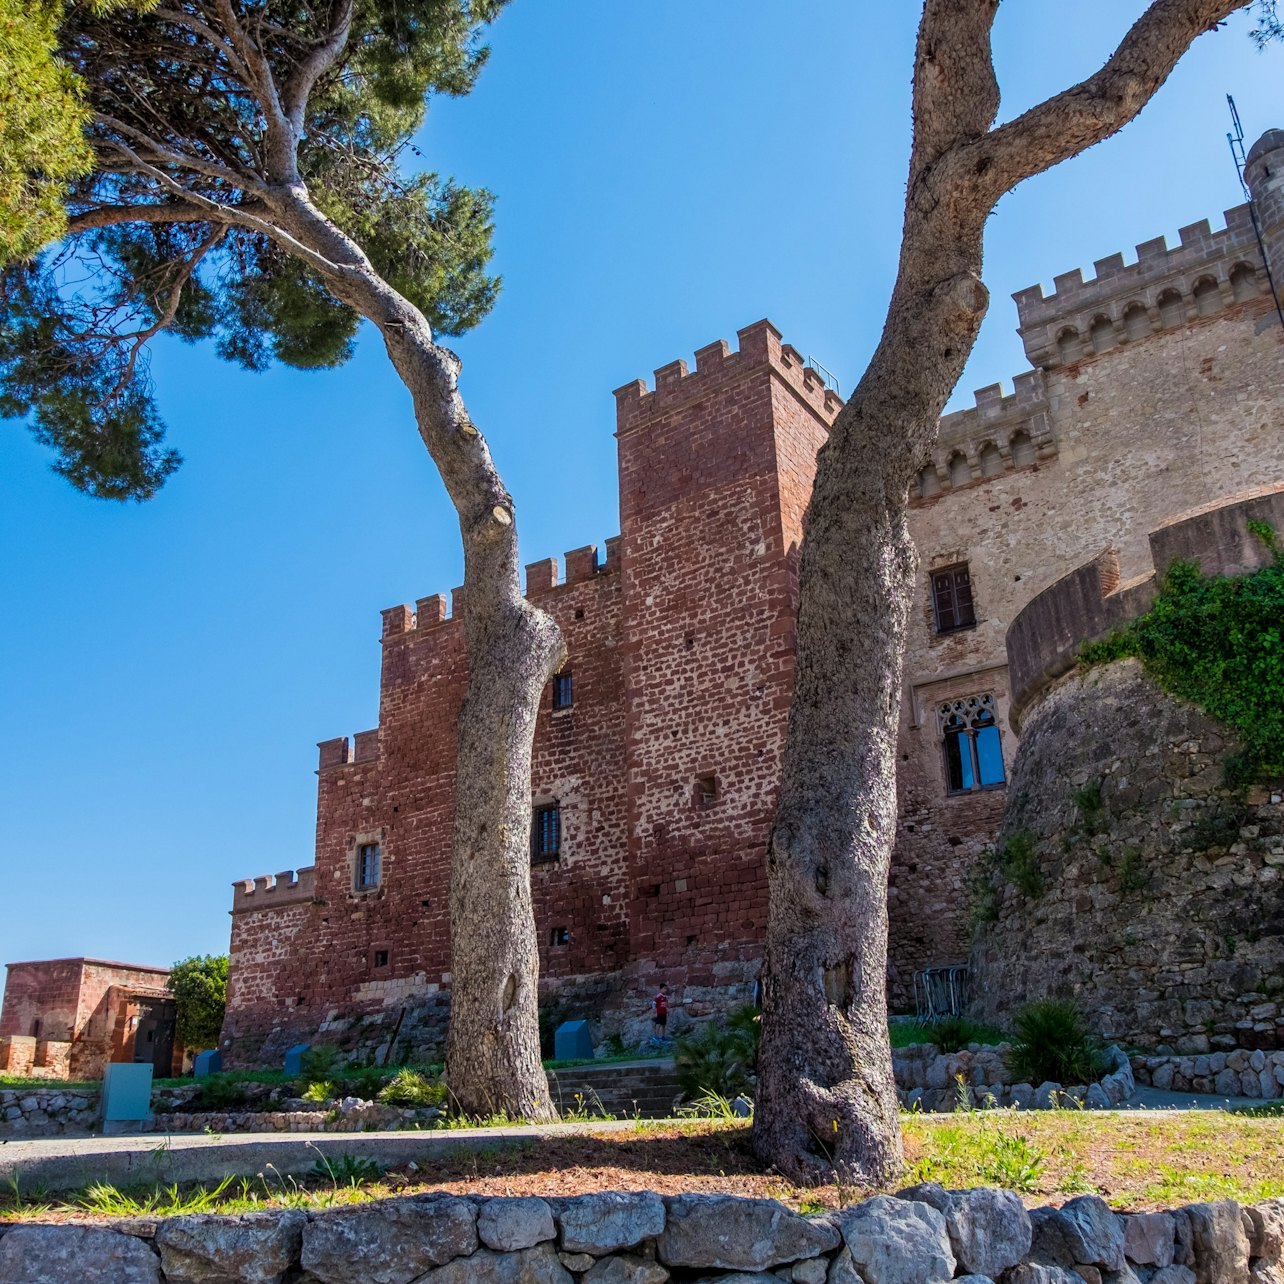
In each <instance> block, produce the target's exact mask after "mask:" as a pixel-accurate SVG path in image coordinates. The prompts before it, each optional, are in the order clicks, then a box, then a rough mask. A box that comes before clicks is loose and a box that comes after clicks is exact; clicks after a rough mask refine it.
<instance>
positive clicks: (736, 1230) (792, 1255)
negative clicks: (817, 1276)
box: [656, 1195, 839, 1271]
mask: <svg viewBox="0 0 1284 1284" xmlns="http://www.w3.org/2000/svg"><path fill="white" fill-rule="evenodd" d="M665 1203H666V1205H667V1207H668V1220H667V1222H666V1224H665V1227H664V1233H663V1234H662V1235H661V1236H660V1239H659V1242H658V1244H657V1246H656V1247H657V1254H658V1256H659V1258H660V1260H661V1261H662V1262H664V1263H666V1264H667V1265H669V1266H701V1267H704V1266H717V1267H721V1268H722V1269H724V1270H732V1271H746V1270H747V1271H760V1270H764V1269H765V1268H767V1267H769V1266H775V1265H777V1264H778V1263H780V1262H794V1261H797V1260H798V1259H799V1258H802V1257H815V1256H817V1255H818V1254H820V1253H824V1252H828V1251H829V1250H830V1249H832V1248H837V1247H838V1244H839V1234H838V1231H837V1230H836V1229H835V1228H834V1226H833V1225H832V1224H831V1223H829V1222H826V1221H811V1220H809V1219H808V1218H806V1217H800V1216H799V1215H798V1214H797V1213H794V1212H791V1211H790V1210H789V1209H788V1208H786V1207H785V1206H784V1205H783V1204H778V1203H777V1202H776V1201H775V1200H774V1199H736V1198H734V1197H733V1196H730V1195H678V1196H675V1197H673V1198H671V1199H667V1200H666V1201H665Z"/></svg>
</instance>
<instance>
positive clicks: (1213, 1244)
mask: <svg viewBox="0 0 1284 1284" xmlns="http://www.w3.org/2000/svg"><path fill="white" fill-rule="evenodd" d="M1182 1212H1184V1213H1185V1214H1186V1216H1187V1217H1188V1218H1189V1219H1190V1229H1191V1239H1192V1249H1193V1252H1194V1257H1195V1261H1194V1263H1193V1265H1194V1268H1195V1281H1196V1284H1230V1281H1234V1280H1242V1279H1243V1278H1244V1277H1245V1276H1246V1275H1247V1274H1248V1236H1247V1235H1246V1234H1245V1233H1244V1224H1243V1222H1242V1221H1241V1220H1240V1211H1239V1205H1238V1204H1237V1203H1235V1202H1234V1200H1230V1199H1223V1200H1219V1201H1218V1202H1217V1203H1215V1204H1187V1205H1186V1207H1185V1208H1184V1209H1182Z"/></svg>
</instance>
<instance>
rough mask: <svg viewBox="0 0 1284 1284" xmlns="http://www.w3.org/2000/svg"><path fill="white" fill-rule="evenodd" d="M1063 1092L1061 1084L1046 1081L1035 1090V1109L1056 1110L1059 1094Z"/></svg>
mask: <svg viewBox="0 0 1284 1284" xmlns="http://www.w3.org/2000/svg"><path fill="white" fill-rule="evenodd" d="M1060 1091H1061V1085H1060V1084H1059V1083H1053V1082H1052V1080H1050V1079H1049V1080H1046V1081H1045V1082H1043V1083H1041V1084H1040V1085H1039V1086H1038V1087H1037V1088H1036V1089H1035V1090H1034V1108H1035V1109H1036V1110H1055V1109H1056V1106H1057V1094H1058V1093H1060Z"/></svg>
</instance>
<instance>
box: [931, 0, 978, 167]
mask: <svg viewBox="0 0 1284 1284" xmlns="http://www.w3.org/2000/svg"><path fill="white" fill-rule="evenodd" d="M998 11H999V4H998V0H927V3H926V5H925V6H924V8H923V18H922V21H921V22H920V23H919V28H918V44H917V48H916V50H915V55H914V145H913V152H912V154H911V159H910V173H911V175H917V174H921V173H923V171H924V170H925V169H927V168H928V166H930V165H931V164H932V163H933V161H935V160H936V159H937V158H938V157H939V156H940V155H941V154H942V153H943V152H945V151H947V150H948V149H949V148H951V147H954V146H955V145H957V144H958V143H961V142H967V141H970V140H972V139H975V138H979V137H981V136H982V135H983V134H984V133H985V132H986V130H988V129H989V128H990V126H991V125H992V124H993V123H994V117H995V115H996V114H997V112H998V110H999V83H998V80H997V79H996V77H995V74H994V56H993V51H992V49H991V44H990V37H991V32H992V30H993V28H994V19H995V15H996V14H997V13H998Z"/></svg>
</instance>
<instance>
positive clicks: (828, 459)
mask: <svg viewBox="0 0 1284 1284" xmlns="http://www.w3.org/2000/svg"><path fill="white" fill-rule="evenodd" d="M1241 7H1243V0H1239V2H1238V3H1237V2H1236V0H1153V3H1152V4H1151V5H1150V6H1149V7H1148V8H1147V9H1146V11H1145V12H1144V13H1143V14H1142V16H1141V18H1140V19H1138V21H1137V22H1136V23H1134V24H1133V27H1132V28H1131V30H1130V31H1129V32H1128V34H1127V35H1126V36H1125V38H1124V39H1123V41H1122V42H1121V44H1120V45H1119V47H1118V49H1116V51H1115V53H1114V54H1113V55H1112V56H1111V58H1110V59H1109V60H1108V61H1107V62H1106V64H1105V66H1104V67H1102V69H1101V70H1100V71H1099V72H1097V73H1096V74H1095V75H1094V76H1092V77H1090V78H1089V79H1088V80H1086V81H1084V82H1082V83H1081V84H1079V85H1075V86H1072V87H1071V88H1069V89H1067V90H1065V91H1063V92H1062V93H1060V94H1058V95H1055V96H1054V97H1052V98H1050V99H1048V100H1047V101H1045V102H1043V103H1041V104H1040V105H1038V106H1037V107H1034V108H1032V109H1031V110H1029V111H1027V112H1025V113H1024V114H1023V115H1021V116H1019V117H1017V118H1016V119H1015V120H1013V121H1009V122H1007V123H1006V124H1004V125H1001V126H999V127H998V128H993V129H992V128H991V127H992V126H993V122H994V119H995V116H996V114H997V111H998V105H999V89H998V83H997V81H996V79H995V76H994V66H993V57H992V52H991V45H990V33H991V28H992V25H993V21H994V17H995V15H996V14H997V12H998V0H925V3H924V7H923V17H922V19H921V21H920V24H919V34H918V45H917V49H916V54H915V68H914V143H913V149H912V152H911V157H910V173H909V183H908V187H907V190H906V198H905V225H904V230H903V233H902V239H901V255H900V265H899V271H898V274H897V280H896V286H895V288H894V290H893V293H892V299H891V303H890V305H889V308H888V313H887V323H886V325H885V327H884V330H883V335H882V338H881V340H880V342H879V345H878V349H877V351H876V352H875V354H874V357H873V359H872V361H871V362H870V364H869V367H868V369H867V370H866V372H865V375H864V377H863V378H862V379H861V382H860V384H859V386H858V387H857V389H856V391H855V393H854V394H853V395H852V399H851V401H850V402H849V403H848V404H847V405H846V406H845V407H844V409H843V410H842V412H841V413H840V414H839V416H838V419H837V421H836V422H835V424H834V427H833V430H832V432H831V434H830V438H829V441H828V442H827V443H826V444H825V446H824V447H823V448H822V449H821V451H820V454H819V457H818V460H817V472H816V484H815V488H814V490H813V492H812V501H811V507H810V511H809V523H808V527H807V531H806V535H805V538H804V540H803V548H802V564H801V570H800V577H799V608H798V642H797V667H796V671H795V682H794V699H793V706H792V709H791V712H790V718H789V734H788V738H787V740H786V744H785V753H784V763H783V770H782V779H781V792H780V800H779V803H778V806H777V813H776V823H775V826H774V828H773V830H772V835H771V839H770V843H769V846H768V853H767V869H768V888H769V897H770V899H769V908H768V921H767V944H766V961H765V966H764V969H763V1021H762V1046H761V1050H760V1053H759V1064H758V1101H757V1108H756V1112H755V1119H754V1145H755V1149H756V1150H757V1153H758V1155H759V1157H760V1158H761V1159H762V1160H763V1161H764V1162H766V1163H769V1164H772V1165H774V1166H775V1167H776V1168H777V1169H779V1170H780V1171H781V1172H782V1173H784V1174H785V1175H787V1176H789V1177H791V1178H792V1179H793V1180H795V1181H799V1182H820V1181H826V1180H831V1179H832V1178H834V1177H835V1176H837V1177H838V1178H840V1179H841V1180H843V1181H849V1182H853V1183H860V1184H868V1185H882V1184H885V1183H886V1182H888V1181H890V1180H892V1179H893V1178H894V1177H895V1176H896V1175H897V1173H898V1172H899V1170H900V1168H901V1167H902V1165H903V1157H902V1149H901V1140H900V1130H899V1125H898V1121H897V1113H896V1089H895V1083H894V1081H893V1079H892V1066H891V1048H890V1042H889V1037H888V1029H887V990H886V963H887V874H888V868H889V865H890V863H891V854H892V847H893V844H894V842H895V837H896V815H897V803H896V744H897V735H898V731H899V726H900V695H901V672H902V666H903V661H904V653H905V627H906V621H907V618H908V612H909V607H910V604H911V602H912V601H913V598H914V581H915V575H916V570H917V555H916V552H915V549H914V545H913V542H912V541H911V539H910V535H909V527H908V523H907V509H908V492H909V487H910V485H911V483H912V482H913V480H914V478H915V475H916V474H917V471H918V469H919V468H920V467H921V466H922V465H923V464H924V463H925V462H926V461H927V458H928V454H929V451H930V450H931V448H932V446H933V445H934V444H935V441H936V436H937V431H938V422H939V418H940V414H941V411H942V410H943V409H944V407H945V403H946V401H947V400H948V399H949V396H950V393H951V392H952V391H953V389H954V386H955V385H956V384H957V382H958V379H959V376H960V375H961V374H962V371H963V366H964V364H965V363H966V361H967V358H968V356H969V355H970V353H971V351H972V348H973V346H974V344H975V342H976V336H977V333H978V332H979V330H980V325H981V321H982V319H983V317H984V316H985V310H986V306H987V296H986V291H985V287H984V286H983V285H982V283H981V248H982V234H983V230H984V226H985V220H986V219H987V218H988V216H989V214H990V212H991V211H992V210H993V208H994V206H995V204H996V203H997V202H998V200H999V198H1000V197H1001V196H1002V195H1003V194H1004V193H1005V192H1007V191H1010V190H1011V189H1012V188H1013V187H1014V186H1016V184H1017V183H1019V182H1021V181H1022V180H1023V179H1026V178H1029V177H1031V176H1032V175H1034V174H1038V173H1041V172H1042V171H1043V170H1045V169H1048V168H1050V167H1051V166H1053V165H1055V164H1057V163H1058V162H1060V161H1062V160H1065V159H1066V158H1067V157H1069V156H1073V155H1075V154H1076V153H1077V152H1079V151H1082V150H1083V149H1084V148H1085V147H1089V146H1091V145H1092V144H1093V143H1095V142H1099V141H1100V140H1101V139H1103V138H1107V137H1109V136H1110V135H1111V134H1113V133H1115V132H1116V131H1117V130H1118V129H1120V128H1122V127H1123V125H1125V124H1126V123H1127V122H1128V121H1129V120H1131V119H1132V118H1133V117H1134V116H1135V115H1136V114H1137V112H1138V111H1140V110H1141V108H1142V107H1143V106H1144V105H1145V103H1146V102H1148V101H1149V99H1150V98H1151V96H1152V95H1153V94H1154V93H1155V91H1156V90H1157V89H1158V88H1159V86H1160V85H1161V84H1163V82H1164V80H1165V79H1166V78H1167V76H1168V74H1169V72H1171V70H1172V68H1173V67H1174V66H1175V65H1176V63H1177V60H1178V59H1179V58H1180V57H1181V55H1182V53H1183V52H1184V51H1185V50H1186V48H1187V47H1188V46H1189V44H1190V42H1191V41H1192V40H1194V38H1195V37H1196V36H1198V35H1199V34H1200V33H1201V32H1202V31H1205V30H1208V29H1209V28H1210V27H1212V26H1214V25H1215V24H1216V23H1217V22H1218V21H1220V20H1221V19H1222V18H1224V17H1225V16H1226V15H1227V14H1229V13H1230V12H1232V11H1234V10H1235V9H1236V8H1241Z"/></svg>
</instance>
